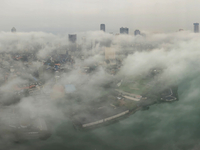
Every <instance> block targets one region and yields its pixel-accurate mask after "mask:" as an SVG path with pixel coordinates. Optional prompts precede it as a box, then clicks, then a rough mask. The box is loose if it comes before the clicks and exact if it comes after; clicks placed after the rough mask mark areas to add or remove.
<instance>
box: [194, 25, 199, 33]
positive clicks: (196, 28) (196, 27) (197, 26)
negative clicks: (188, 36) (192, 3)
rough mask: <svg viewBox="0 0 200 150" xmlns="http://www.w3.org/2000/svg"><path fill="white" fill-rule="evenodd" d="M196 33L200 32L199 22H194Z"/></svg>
mask: <svg viewBox="0 0 200 150" xmlns="http://www.w3.org/2000/svg"><path fill="white" fill-rule="evenodd" d="M194 33H199V23H194Z"/></svg>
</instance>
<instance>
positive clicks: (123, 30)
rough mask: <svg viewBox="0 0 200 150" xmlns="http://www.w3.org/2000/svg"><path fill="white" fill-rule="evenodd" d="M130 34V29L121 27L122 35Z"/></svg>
mask: <svg viewBox="0 0 200 150" xmlns="http://www.w3.org/2000/svg"><path fill="white" fill-rule="evenodd" d="M128 33H129V29H128V28H126V27H125V28H124V27H121V28H120V34H128Z"/></svg>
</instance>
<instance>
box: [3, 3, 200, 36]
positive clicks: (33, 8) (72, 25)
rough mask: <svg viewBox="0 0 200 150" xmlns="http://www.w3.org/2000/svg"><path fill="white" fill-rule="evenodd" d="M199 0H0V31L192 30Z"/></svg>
mask: <svg viewBox="0 0 200 150" xmlns="http://www.w3.org/2000/svg"><path fill="white" fill-rule="evenodd" d="M199 8H200V1H199V0H0V18H1V23H0V31H10V29H11V28H12V27H13V26H14V27H16V28H17V30H18V31H26V32H29V31H44V32H52V33H73V32H83V31H89V30H99V26H100V24H101V23H105V24H106V31H107V32H114V33H117V32H119V28H120V27H122V26H123V27H128V28H129V30H130V32H134V30H135V29H140V30H142V31H144V30H145V31H155V32H156V31H158V32H160V31H161V32H162V31H164V32H173V31H177V30H178V29H180V28H183V29H185V30H193V23H194V22H200V17H199V14H200V10H199Z"/></svg>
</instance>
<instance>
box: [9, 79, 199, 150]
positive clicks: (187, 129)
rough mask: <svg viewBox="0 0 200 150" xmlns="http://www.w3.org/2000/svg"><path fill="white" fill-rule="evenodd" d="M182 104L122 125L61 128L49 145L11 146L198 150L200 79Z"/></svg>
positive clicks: (182, 91)
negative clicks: (95, 127)
mask: <svg viewBox="0 0 200 150" xmlns="http://www.w3.org/2000/svg"><path fill="white" fill-rule="evenodd" d="M178 93H179V101H176V102H174V103H162V104H155V105H153V106H151V107H150V109H149V110H147V111H138V112H136V113H135V114H133V115H132V116H130V117H129V118H127V119H125V120H122V121H120V122H118V123H115V124H112V125H109V126H105V127H101V128H98V129H95V130H91V131H75V130H74V129H73V127H72V124H71V122H70V121H67V120H66V121H65V122H63V123H61V124H59V125H57V127H56V130H55V132H54V133H53V135H52V136H51V138H49V139H48V140H46V141H29V142H27V143H24V144H16V145H15V146H11V147H12V148H13V149H14V148H16V149H17V148H21V149H27V148H28V149H37V150H198V149H200V79H199V78H196V79H189V80H188V81H187V82H186V81H185V82H184V83H182V84H181V85H179V91H178ZM21 149H20V150H21Z"/></svg>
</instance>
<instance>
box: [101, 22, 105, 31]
mask: <svg viewBox="0 0 200 150" xmlns="http://www.w3.org/2000/svg"><path fill="white" fill-rule="evenodd" d="M100 30H102V31H104V32H105V31H106V25H105V24H100Z"/></svg>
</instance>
